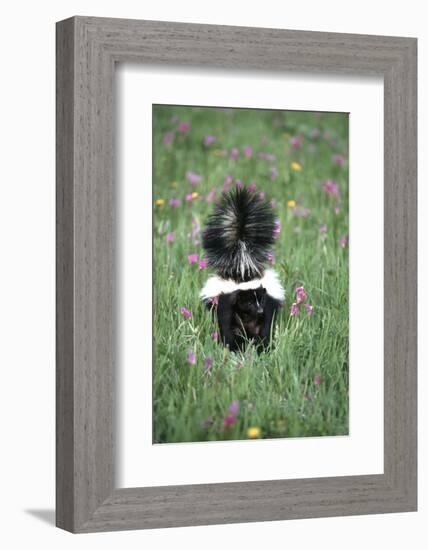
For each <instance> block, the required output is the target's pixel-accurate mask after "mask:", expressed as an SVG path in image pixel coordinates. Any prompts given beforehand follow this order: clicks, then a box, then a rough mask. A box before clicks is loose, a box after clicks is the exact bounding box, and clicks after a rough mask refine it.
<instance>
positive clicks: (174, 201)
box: [169, 198, 181, 208]
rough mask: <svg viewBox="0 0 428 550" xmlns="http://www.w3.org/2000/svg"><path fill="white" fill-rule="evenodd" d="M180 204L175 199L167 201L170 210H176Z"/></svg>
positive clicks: (178, 200) (179, 201)
mask: <svg viewBox="0 0 428 550" xmlns="http://www.w3.org/2000/svg"><path fill="white" fill-rule="evenodd" d="M180 204H181V200H180V199H176V198H172V199H169V205H170V206H171V207H172V208H178V207H179V206H180Z"/></svg>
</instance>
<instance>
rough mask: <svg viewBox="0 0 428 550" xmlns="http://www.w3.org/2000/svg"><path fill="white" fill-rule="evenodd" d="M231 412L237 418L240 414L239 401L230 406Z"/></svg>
mask: <svg viewBox="0 0 428 550" xmlns="http://www.w3.org/2000/svg"><path fill="white" fill-rule="evenodd" d="M229 412H230V413H231V414H233V415H235V416H236V415H237V414H238V413H239V401H238V400H237V399H235V401H232V403H231V404H230V407H229Z"/></svg>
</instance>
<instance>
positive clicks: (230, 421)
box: [223, 414, 236, 428]
mask: <svg viewBox="0 0 428 550" xmlns="http://www.w3.org/2000/svg"><path fill="white" fill-rule="evenodd" d="M235 423H236V416H233V414H229V415H228V416H225V417H224V418H223V426H224V427H225V428H230V426H233V425H234V424H235Z"/></svg>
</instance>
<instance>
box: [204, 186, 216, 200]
mask: <svg viewBox="0 0 428 550" xmlns="http://www.w3.org/2000/svg"><path fill="white" fill-rule="evenodd" d="M216 193H217V189H216V188H215V187H213V188H212V189H211V191H210V192H209V193H208V195H207V196H206V197H205V200H206V201H207V202H213V201H214V200H215V196H216Z"/></svg>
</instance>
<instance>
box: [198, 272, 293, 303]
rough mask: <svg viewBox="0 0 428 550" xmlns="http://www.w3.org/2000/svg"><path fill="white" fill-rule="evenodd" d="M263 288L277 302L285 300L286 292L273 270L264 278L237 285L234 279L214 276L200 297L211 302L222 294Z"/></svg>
mask: <svg viewBox="0 0 428 550" xmlns="http://www.w3.org/2000/svg"><path fill="white" fill-rule="evenodd" d="M259 286H262V287H263V288H265V289H266V292H267V293H268V294H269V296H272V298H275V300H278V301H280V302H283V301H284V299H285V291H284V288H283V287H282V285H281V282H280V280H279V278H278V275H277V273H276V272H275V271H274V270H273V269H266V271H265V272H264V275H263V277H261V278H260V279H252V280H251V281H246V282H245V283H236V282H235V281H232V279H222V278H221V277H219V276H218V275H213V276H212V277H210V278H209V279H208V280H207V282H206V283H205V285H204V287H203V289H202V290H201V292H200V294H199V296H200V297H201V298H202V300H209V299H210V298H215V297H216V296H219V295H220V294H230V293H231V292H235V290H250V289H253V290H254V289H256V288H259Z"/></svg>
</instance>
